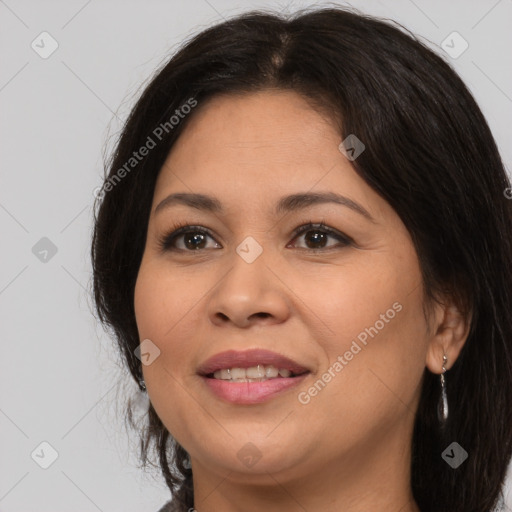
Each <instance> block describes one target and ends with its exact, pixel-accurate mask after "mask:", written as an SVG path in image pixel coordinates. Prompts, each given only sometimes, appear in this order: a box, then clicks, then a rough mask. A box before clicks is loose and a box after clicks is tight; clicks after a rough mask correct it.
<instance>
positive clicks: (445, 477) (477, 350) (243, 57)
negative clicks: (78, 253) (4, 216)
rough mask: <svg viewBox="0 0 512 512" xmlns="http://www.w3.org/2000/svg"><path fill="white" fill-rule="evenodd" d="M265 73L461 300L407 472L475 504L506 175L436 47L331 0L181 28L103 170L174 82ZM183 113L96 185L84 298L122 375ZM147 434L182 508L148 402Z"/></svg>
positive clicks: (501, 394)
mask: <svg viewBox="0 0 512 512" xmlns="http://www.w3.org/2000/svg"><path fill="white" fill-rule="evenodd" d="M268 88H278V89H283V90H293V91H296V92H297V93H299V94H301V95H302V96H303V97H305V98H307V99H308V100H310V101H311V102H312V104H316V105H319V106H320V105H323V106H328V107H329V109H330V112H331V115H332V117H333V120H334V121H336V123H338V126H340V130H341V133H340V136H341V140H343V139H344V138H345V137H346V136H348V135H349V134H356V135H357V137H358V138H359V139H361V140H362V141H363V142H364V144H365V145H366V150H365V151H364V152H363V153H362V154H361V155H360V156H359V158H357V160H356V161H354V162H353V164H354V169H355V170H356V172H357V173H358V174H359V175H360V176H361V177H362V178H363V179H364V180H365V181H366V183H368V185H369V186H371V187H372V188H373V189H374V190H375V191H376V192H377V193H379V194H380V195H381V196H382V197H383V198H384V199H385V200H386V201H388V203H389V204H390V205H391V206H392V207H393V208H394V210H395V211H396V212H397V214H398V215H399V216H400V218H401V219H402V221H403V223H404V224H405V226H406V227H407V229H408V230H409V232H410V234H411V236H412V239H413V242H414V245H415V248H416V251H417V254H418V258H419V261H420V264H421V269H422V274H423V280H424V287H425V291H426V304H427V305H428V304H432V301H434V300H436V297H437V296H439V292H449V293H451V294H452V295H453V296H454V297H455V298H456V300H457V302H458V304H459V305H460V308H461V309H462V310H463V311H465V312H470V311H471V312H472V314H473V317H472V321H471V330H470V334H469V337H468V339H467V342H466V344H465V346H464V348H463V350H462V352H461V354H460V356H459V358H458V360H457V361H456V362H455V364H454V365H453V367H452V368H451V370H450V371H449V372H448V373H447V375H446V377H447V391H448V401H449V405H450V414H449V418H448V423H447V425H446V428H445V429H444V430H443V431H442V430H440V428H439V425H438V421H437V416H436V407H437V403H438V399H439V391H440V388H439V378H438V376H437V375H434V374H432V373H431V372H430V371H429V370H428V369H427V368H426V369H425V375H424V381H423V388H422V392H421V399H420V404H419V407H418V411H417V413H416V418H415V428H414V434H413V440H412V454H413V455H412V461H411V464H412V477H411V486H412V490H413V494H414V498H415V500H416V502H417V503H418V505H419V507H420V509H421V510H422V512H490V511H491V510H492V508H493V506H495V505H496V503H497V500H498V498H499V497H500V489H501V486H502V484H503V482H504V478H505V474H506V470H507V465H508V463H509V460H510V458H511V454H512V445H511V439H512V407H511V405H512V315H511V312H512V295H511V292H512V242H511V235H512V201H510V200H507V199H506V197H505V196H504V190H505V189H506V188H508V187H510V181H509V179H508V178H507V175H506V172H505V170H504V166H503V164H502V161H501V159H500V155H499V153H498V150H497V148H496V144H495V141H494V139H493V136H492V134H491V132H490V130H489V127H488V125H487V123H486V120H485V119H484V117H483V115H482V113H481V111H480V109H479V107H478V106H477V104H476V103H475V101H474V99H473V97H472V95H471V94H470V92H469V91H468V89H467V88H466V86H465V85H464V83H463V82H462V81H461V79H460V78H459V77H458V76H457V74H456V73H455V72H454V71H453V70H452V69H451V67H450V66H449V65H448V64H447V63H446V62H445V60H444V59H443V58H441V57H439V56H437V55H436V54H435V53H433V52H432V51H431V50H429V49H428V48H427V46H425V45H424V44H423V43H421V42H420V41H418V40H417V39H416V38H415V37H414V36H413V35H411V34H410V33H407V32H406V31H405V29H403V28H402V27H400V26H398V25H393V24H392V23H390V22H387V21H381V20H378V19H375V18H372V17H369V16H365V15H362V14H360V13H356V12H354V11H351V10H346V9H341V8H321V9H314V10H307V11H303V12H299V13H296V14H295V15H292V16H289V17H287V16H285V15H278V14H273V13H268V12H263V11H258V12H251V13H248V14H244V15H242V16H238V17H235V18H233V19H230V20H228V21H226V22H223V23H220V24H217V25H215V26H213V27H211V28H209V29H207V30H204V31H203V32H201V33H200V34H199V35H197V36H195V37H193V38H192V39H190V40H189V41H188V42H186V44H184V46H183V47H182V48H181V49H180V50H179V51H178V52H177V53H176V54H175V55H174V56H173V57H172V58H171V59H170V60H169V61H168V63H167V64H165V66H163V67H162V69H160V70H159V71H158V72H157V74H156V75H155V77H154V78H153V79H152V81H151V82H150V83H149V85H148V86H147V87H146V88H145V90H144V91H143V93H142V95H141V97H140V99H139V100H138V102H137V103H136V105H135V107H134V108H133V110H132V111H131V114H130V115H129V118H128V120H127V121H126V124H125V125H124V128H123V130H122V133H121V134H120V137H119V140H118V143H117V146H116V148H115V151H114V152H113V154H112V155H111V159H110V161H109V162H108V164H107V172H108V176H107V179H110V180H112V178H113V177H114V175H115V174H116V173H118V172H119V169H121V168H122V167H123V166H126V163H127V162H128V161H129V159H130V158H131V157H132V156H133V151H136V150H138V149H139V148H140V147H142V146H143V145H145V144H146V143H147V140H148V137H149V136H151V135H152V134H153V138H155V137H154V130H155V128H156V127H158V126H160V125H162V123H165V122H168V121H169V119H170V118H171V116H172V115H173V113H174V112H175V111H176V110H179V109H180V108H181V107H182V105H184V104H186V103H187V101H188V100H190V98H194V99H195V101H197V102H198V105H201V104H202V103H204V102H205V101H206V100H207V99H208V98H211V97H213V96H215V95H216V94H234V93H248V92H251V91H259V90H264V89H268ZM193 115H194V111H193V110H192V111H191V112H190V113H189V114H188V115H187V116H184V118H183V119H181V120H180V122H179V123H178V124H177V125H176V126H173V127H172V128H170V127H169V126H168V130H163V131H162V133H161V138H160V139H159V140H158V143H157V144H156V146H155V147H154V148H153V149H151V151H149V153H148V154H147V156H145V157H144V158H143V159H142V160H141V161H138V162H137V164H136V165H134V166H133V168H130V170H129V173H124V174H127V175H126V176H123V179H122V180H118V181H116V183H115V185H114V186H110V187H109V190H107V188H105V193H104V194H101V197H99V199H98V204H97V211H96V216H95V226H94V234H93V241H92V261H93V272H94V276H93V277H94V281H93V284H94V297H95V301H96V307H97V311H98V315H99V318H100V320H101V321H102V322H104V324H106V325H107V326H109V327H110V328H111V330H112V332H113V334H114V335H115V337H116V338H117V341H118V344H119V347H120V350H121V353H122V355H123V358H124V361H125V363H126V365H127V368H128V369H129V371H130V372H131V375H132V376H133V378H134V379H135V380H136V381H137V382H139V381H140V380H141V378H142V372H141V363H140V361H139V359H137V358H136V357H135V355H134V350H135V349H136V348H137V346H138V344H139V338H138V331H137V324H136V319H135V314H134V303H133V297H134V287H135V282H136V279H137V273H138V269H139V265H140V262H141V259H142V254H143V251H144V246H145V239H146V233H147V225H148V219H149V213H150V208H151V203H152V198H153V192H154V187H155V181H156V178H157V176H158V173H159V171H160V169H161V167H162V164H163V162H164V161H165V159H166V157H167V155H168V153H169V151H170V150H171V148H172V147H173V144H174V143H175V142H176V140H177V138H178V137H179V135H180V133H181V132H182V131H183V129H185V127H186V126H187V121H188V120H189V119H190V118H191V117H192V116H193ZM158 133H160V132H158ZM125 169H126V167H125ZM117 176H118V177H119V174H117ZM453 441H456V442H457V443H459V444H460V445H461V446H462V447H463V448H464V449H465V450H466V451H467V452H468V454H469V457H468V459H467V460H466V461H465V462H464V463H463V464H462V465H460V466H459V467H458V468H456V469H452V468H451V467H450V466H449V465H448V464H446V462H445V461H444V460H443V459H442V457H441V453H442V452H443V450H444V449H445V448H446V447H447V446H448V445H449V444H450V443H452V442H453ZM153 443H154V446H155V448H156V451H157V453H158V456H159V463H160V466H161V470H162V472H163V475H164V477H165V480H166V482H167V484H168V486H169V488H170V489H171V492H172V494H173V499H174V501H175V502H176V503H177V504H178V505H179V506H180V507H181V509H183V510H187V508H189V507H192V506H193V486H192V473H191V470H190V468H188V467H186V463H185V465H184V462H185V461H186V458H187V453H186V451H185V450H184V449H183V448H182V447H181V446H179V445H178V444H177V443H176V442H175V441H174V440H173V439H172V437H171V436H170V434H169V432H168V431H167V430H166V428H165V426H164V425H163V424H162V422H161V421H160V419H159V417H158V416H157V414H156V412H155V410H154V409H153V407H152V406H151V405H150V406H149V410H148V412H147V425H146V428H144V429H143V431H142V458H143V460H144V461H146V460H147V457H148V454H149V452H150V447H151V445H152V444H153Z"/></svg>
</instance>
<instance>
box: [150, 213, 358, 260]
mask: <svg viewBox="0 0 512 512" xmlns="http://www.w3.org/2000/svg"><path fill="white" fill-rule="evenodd" d="M308 231H321V232H323V233H326V234H327V235H330V236H332V237H334V238H336V239H338V241H340V242H341V244H342V245H341V247H346V246H349V245H352V244H353V243H354V241H353V240H352V239H351V238H350V237H349V236H347V235H345V234H343V233H341V232H339V231H337V230H335V229H333V228H330V227H328V226H326V225H325V224H324V223H323V222H320V223H314V222H313V221H308V222H307V223H306V224H302V225H301V226H299V227H298V228H296V229H295V230H294V232H293V234H292V240H295V239H296V238H297V237H299V236H300V235H302V234H304V233H307V232H308ZM187 233H199V234H202V235H208V236H209V237H210V238H212V239H213V240H215V237H214V236H213V233H212V232H211V231H210V230H209V229H208V228H205V227H203V226H194V225H190V224H186V223H175V224H174V226H173V227H172V228H171V229H170V231H168V232H167V233H166V234H164V235H162V236H161V237H159V239H158V245H159V247H160V249H161V250H162V251H163V252H169V251H172V252H189V253H195V252H202V251H203V250H204V249H203V250H197V249H196V250H188V249H178V248H176V247H173V245H172V244H173V243H174V242H175V241H176V239H177V238H178V237H179V236H180V235H184V234H187ZM217 243H218V242H217ZM339 248H340V246H333V247H327V248H325V249H322V248H320V249H308V248H303V247H299V249H302V250H306V251H309V252H313V253H318V252H326V251H329V250H332V249H339Z"/></svg>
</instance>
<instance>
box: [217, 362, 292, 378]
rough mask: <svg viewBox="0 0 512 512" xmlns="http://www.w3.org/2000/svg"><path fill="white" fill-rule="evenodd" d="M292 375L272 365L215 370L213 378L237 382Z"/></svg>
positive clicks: (288, 371)
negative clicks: (239, 380) (238, 380)
mask: <svg viewBox="0 0 512 512" xmlns="http://www.w3.org/2000/svg"><path fill="white" fill-rule="evenodd" d="M291 374H292V372H291V371H290V370H287V369H285V368H280V369H277V368H276V367H275V366H272V365H262V364H258V365H257V366H251V367H250V368H225V369H222V370H217V371H216V372H215V373H214V374H213V376H214V378H215V379H222V380H237V379H265V380H266V379H274V378H276V377H277V376H278V375H280V376H281V377H289V376H290V375H291Z"/></svg>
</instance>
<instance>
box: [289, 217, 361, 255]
mask: <svg viewBox="0 0 512 512" xmlns="http://www.w3.org/2000/svg"><path fill="white" fill-rule="evenodd" d="M293 236H294V238H293V240H296V239H297V238H299V237H301V236H304V243H305V246H302V247H300V248H301V249H310V250H311V251H322V250H326V249H327V250H328V249H333V248H336V247H346V246H348V245H351V244H352V243H353V240H352V239H351V238H350V237H348V236H346V235H344V234H343V233H340V232H339V231H337V230H335V229H332V228H329V227H327V226H325V225H324V223H323V222H321V223H320V224H313V223H311V222H309V223H308V224H305V225H303V226H300V227H299V228H297V229H296V230H295V232H294V234H293ZM329 238H331V239H336V240H337V241H338V243H337V244H331V245H328V242H329ZM294 247H296V246H295V245H294Z"/></svg>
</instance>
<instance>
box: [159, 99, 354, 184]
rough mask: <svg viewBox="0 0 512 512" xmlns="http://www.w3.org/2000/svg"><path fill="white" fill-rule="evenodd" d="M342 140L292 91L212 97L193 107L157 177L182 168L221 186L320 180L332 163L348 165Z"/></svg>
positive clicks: (191, 176) (165, 177) (164, 177)
mask: <svg viewBox="0 0 512 512" xmlns="http://www.w3.org/2000/svg"><path fill="white" fill-rule="evenodd" d="M340 142H341V138H340V135H339V133H338V131H337V129H336V128H335V125H334V123H333V121H331V120H330V119H329V118H328V117H327V116H326V115H324V114H322V113H320V112H319V111H317V110H315V109H314V108H312V106H311V105H310V104H309V102H308V101H307V100H306V99H304V98H303V97H302V96H300V95H299V94H297V93H295V92H292V91H261V92H256V93H247V94H243V95H221V96H216V97H213V98H211V99H209V100H207V101H206V102H205V104H203V105H201V104H199V105H198V106H197V107H196V109H195V111H194V112H193V117H192V118H191V119H190V120H189V121H188V124H187V126H186V128H185V129H184V131H183V132H182V134H181V135H180V137H179V139H178V140H177V141H176V143H175V144H174V146H173V148H172V150H171V151H170V153H169V155H168V158H167V160H166V162H165V164H164V166H163V168H162V171H161V176H160V177H161V179H160V180H159V181H160V182H166V183H167V184H169V183H170V181H172V177H173V174H175V175H177V174H180V177H181V174H183V173H185V174H186V177H187V180H192V181H194V182H196V180H198V179H201V180H203V182H204V181H205V180H206V181H215V182H219V181H222V182H223V183H224V185H229V184H230V183H240V182H241V181H244V182H250V181H251V180H257V181H260V182H261V181H265V183H267V184H269V183H273V182H280V181H282V180H285V181H286V182H288V181H289V180H290V179H293V180H298V179H303V178H305V179H306V180H308V179H315V177H316V178H317V179H318V177H319V173H320V174H322V173H323V174H325V173H326V172H328V171H329V169H331V168H333V166H338V167H339V166H344V167H346V168H347V169H351V166H350V165H349V164H348V163H347V161H346V159H345V158H344V157H343V156H342V155H341V154H340V151H339V149H338V146H339V144H340ZM185 171H186V172H185ZM196 184H197V183H196Z"/></svg>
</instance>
